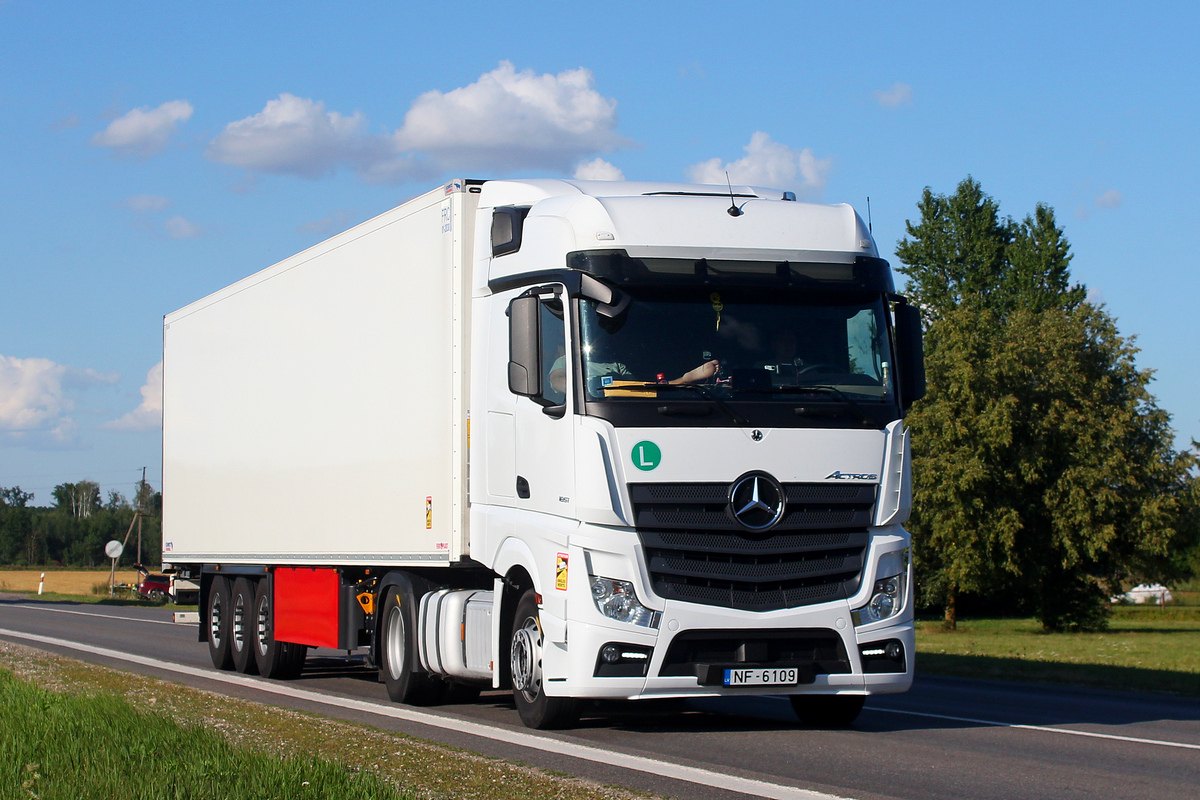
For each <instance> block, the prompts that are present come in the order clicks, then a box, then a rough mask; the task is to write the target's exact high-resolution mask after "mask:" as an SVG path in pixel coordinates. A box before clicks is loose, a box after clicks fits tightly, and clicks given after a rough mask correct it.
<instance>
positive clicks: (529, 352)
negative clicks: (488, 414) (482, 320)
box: [509, 284, 575, 518]
mask: <svg viewBox="0 0 1200 800" xmlns="http://www.w3.org/2000/svg"><path fill="white" fill-rule="evenodd" d="M569 313H570V303H569V301H568V299H567V294H566V291H565V287H563V286H562V285H560V284H550V285H547V286H538V287H535V288H533V289H530V290H528V291H526V292H524V293H523V294H522V295H520V296H519V297H518V298H516V299H515V300H514V301H513V302H512V304H511V305H510V307H509V390H510V391H511V392H513V394H515V395H517V398H516V404H515V407H514V409H513V412H514V413H513V425H514V462H515V467H516V485H515V490H516V501H515V506H516V507H517V508H522V509H526V510H529V511H534V512H539V513H543V514H551V515H554V516H561V517H569V518H574V516H575V500H574V497H575V445H574V435H573V433H572V430H571V427H572V424H573V422H572V413H573V408H572V405H573V402H574V401H573V398H572V397H571V395H572V392H571V391H570V387H571V385H572V381H571V379H570V376H571V375H572V368H573V364H572V355H571V347H570V344H569V339H568V331H569V330H570V329H571V326H570V324H569V322H570V320H569Z"/></svg>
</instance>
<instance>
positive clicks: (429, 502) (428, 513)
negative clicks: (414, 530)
mask: <svg viewBox="0 0 1200 800" xmlns="http://www.w3.org/2000/svg"><path fill="white" fill-rule="evenodd" d="M425 530H427V531H429V530H433V498H432V497H426V498H425Z"/></svg>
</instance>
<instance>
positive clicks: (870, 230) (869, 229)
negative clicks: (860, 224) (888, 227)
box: [867, 195, 875, 234]
mask: <svg viewBox="0 0 1200 800" xmlns="http://www.w3.org/2000/svg"><path fill="white" fill-rule="evenodd" d="M867 233H872V234H873V233H875V231H874V230H872V228H871V195H867Z"/></svg>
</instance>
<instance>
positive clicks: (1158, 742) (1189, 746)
mask: <svg viewBox="0 0 1200 800" xmlns="http://www.w3.org/2000/svg"><path fill="white" fill-rule="evenodd" d="M870 710H871V711H881V712H883V713H885V714H907V715H909V716H910V717H928V718H929V719H944V720H949V721H951V722H970V723H972V724H974V725H988V726H991V727H994V728H1020V729H1021V730H1024V731H1040V732H1042V733H1061V734H1063V735H1065V736H1084V737H1086V738H1088V739H1112V740H1114V741H1118V742H1133V743H1135V744H1155V745H1159V746H1161V747H1182V748H1184V749H1185V750H1200V744H1189V743H1188V742H1168V741H1164V740H1162V739H1139V738H1138V737H1136V736H1118V735H1116V734H1115V733H1094V732H1092V731H1077V730H1073V729H1071V728H1051V727H1048V726H1045V725H1022V724H1020V723H1017V722H997V721H995V720H991V719H974V718H972V717H954V716H950V715H949V714H931V713H929V712H926V711H902V710H900V709H898V708H877V707H875V706H872V707H871V708H870Z"/></svg>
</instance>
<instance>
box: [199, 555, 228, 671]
mask: <svg viewBox="0 0 1200 800" xmlns="http://www.w3.org/2000/svg"><path fill="white" fill-rule="evenodd" d="M231 594H232V591H231V588H230V586H229V579H228V578H226V577H225V576H224V575H217V576H216V577H214V578H213V580H212V585H211V586H210V587H209V589H208V602H207V603H206V604H205V607H204V619H205V623H206V626H207V631H208V655H209V657H210V658H211V659H212V663H213V666H214V667H216V668H217V669H223V670H227V669H233V651H232V649H231V648H230V646H229V630H230V615H231V606H230V595H231Z"/></svg>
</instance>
